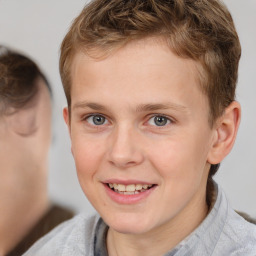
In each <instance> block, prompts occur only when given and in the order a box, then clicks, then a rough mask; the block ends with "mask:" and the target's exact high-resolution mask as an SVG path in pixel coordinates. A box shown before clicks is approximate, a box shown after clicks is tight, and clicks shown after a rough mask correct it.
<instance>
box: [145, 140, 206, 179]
mask: <svg viewBox="0 0 256 256" xmlns="http://www.w3.org/2000/svg"><path fill="white" fill-rule="evenodd" d="M195 141H199V143H195ZM202 145H203V143H200V140H196V139H193V140H192V139H191V138H189V137H183V138H178V139H175V140H174V139H170V140H165V141H162V142H159V144H158V145H155V146H154V148H153V149H152V150H151V153H150V154H151V156H150V159H151V162H152V164H153V165H154V166H155V168H156V169H157V170H158V171H159V173H160V175H161V176H163V177H164V178H167V179H170V180H175V181H177V182H182V181H184V180H187V181H188V182H189V181H192V180H193V178H195V177H196V176H201V175H202V172H203V171H204V167H205V164H206V159H207V154H206V150H205V149H203V148H202Z"/></svg>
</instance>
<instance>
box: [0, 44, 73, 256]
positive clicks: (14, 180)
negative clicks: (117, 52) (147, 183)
mask: <svg viewBox="0 0 256 256" xmlns="http://www.w3.org/2000/svg"><path fill="white" fill-rule="evenodd" d="M51 96H52V92H51V88H50V85H49V83H48V81H47V79H46V77H45V76H44V75H43V74H42V72H41V71H40V69H39V68H38V66H37V65H36V64H35V63H34V62H33V61H32V60H31V59H29V58H28V57H26V56H24V55H22V54H20V53H17V52H14V51H12V50H10V49H8V48H6V47H4V46H0V163H1V170H0V256H3V255H7V256H13V255H21V254H22V253H23V252H24V251H26V250H27V249H28V248H29V247H30V246H31V245H32V244H33V243H34V242H35V241H36V240H37V239H38V238H40V237H41V236H43V235H44V234H46V233H47V232H48V231H50V230H51V229H52V228H53V227H55V226H56V225H58V224H59V223H61V222H63V221H65V220H67V219H69V218H71V217H72V216H73V212H72V211H70V210H69V209H65V208H63V207H60V206H58V205H55V204H52V203H51V202H50V200H49V198H48V192H47V179H48V152H49V148H50V143H51V116H52V106H51V105H52V104H51Z"/></svg>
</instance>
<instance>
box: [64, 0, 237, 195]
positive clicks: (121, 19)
mask: <svg viewBox="0 0 256 256" xmlns="http://www.w3.org/2000/svg"><path fill="white" fill-rule="evenodd" d="M145 37H159V38H162V39H164V40H165V41H166V43H167V45H168V46H169V47H170V49H171V50H172V52H174V53H175V54H176V55H177V56H180V57H183V58H190V59H193V60H195V61H196V62H197V63H199V65H198V75H199V81H200V83H199V86H200V88H201V89H202V91H203V93H205V94H206V95H207V98H208V100H209V107H210V113H209V124H210V125H211V126H213V125H214V122H215V120H216V119H217V118H218V117H220V116H221V115H222V114H223V111H224V110H225V108H226V107H227V106H228V105H229V104H230V103H231V102H232V101H233V100H234V99H235V89H236V82H237V74H238V63H239V59H240V56H241V46H240V42H239V38H238V35H237V32H236V29H235V26H234V23H233V19H232V17H231V15H230V13H229V11H228V10H227V8H226V7H225V6H224V4H223V3H222V2H220V1H218V0H148V1H145V0H127V1H123V0H93V1H91V2H90V3H89V4H88V5H86V6H85V8H84V9H83V10H82V12H81V13H80V15H79V16H78V17H77V18H76V19H75V20H74V22H73V24H72V25H71V28H70V30H69V32H68V33H67V35H66V36H65V38H64V40H63V42H62V45H61V53H60V75H61V79H62V83H63V87H64V91H65V95H66V98H67V102H68V107H69V108H70V106H71V97H70V87H71V73H70V72H71V65H72V61H73V58H74V55H75V54H76V53H77V52H79V51H81V52H84V53H85V54H87V55H89V56H91V57H94V58H101V57H106V56H108V55H109V54H111V53H112V52H113V51H115V50H117V49H119V48H121V47H122V46H124V45H125V44H127V43H129V42H130V41H132V40H139V39H143V38H145ZM69 113H70V111H69ZM218 167H219V165H212V166H211V169H210V174H209V179H208V185H207V189H208V190H209V189H210V191H212V187H213V182H212V176H213V175H214V174H215V173H216V171H217V170H218ZM207 194H209V193H207Z"/></svg>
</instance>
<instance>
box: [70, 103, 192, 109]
mask: <svg viewBox="0 0 256 256" xmlns="http://www.w3.org/2000/svg"><path fill="white" fill-rule="evenodd" d="M76 108H90V109H92V110H95V111H107V110H108V108H107V107H105V106H104V105H101V104H99V103H95V102H86V101H85V102H78V103H76V104H74V106H73V109H76ZM161 109H173V110H176V111H181V112H186V111H187V109H188V108H187V107H185V106H183V105H179V104H175V103H171V102H167V103H164V104H163V103H148V104H140V105H138V106H137V107H136V109H135V112H150V111H157V110H161Z"/></svg>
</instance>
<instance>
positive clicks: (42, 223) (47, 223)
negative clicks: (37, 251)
mask: <svg viewBox="0 0 256 256" xmlns="http://www.w3.org/2000/svg"><path fill="white" fill-rule="evenodd" d="M73 216H74V213H73V212H72V211H71V210H69V209H67V208H64V207H61V206H59V205H56V204H54V205H52V206H51V207H50V209H49V210H48V211H47V212H46V214H45V215H44V216H43V217H42V218H41V219H40V220H39V221H38V222H37V223H36V225H35V226H34V227H33V228H32V229H31V230H30V231H29V233H28V234H27V235H26V237H24V238H23V239H22V241H20V242H19V244H18V245H16V247H15V248H13V249H12V250H11V251H10V252H9V253H8V254H7V255H6V256H20V255H22V254H23V253H24V252H26V251H27V250H28V249H29V248H30V247H31V246H32V245H33V244H34V243H35V242H36V241H37V240H38V239H39V238H41V237H42V236H44V235H45V234H47V233H48V232H49V231H51V230H52V229H53V228H55V227H56V226H57V225H59V224H60V223H61V222H63V221H66V220H68V219H71V218H72V217H73Z"/></svg>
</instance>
